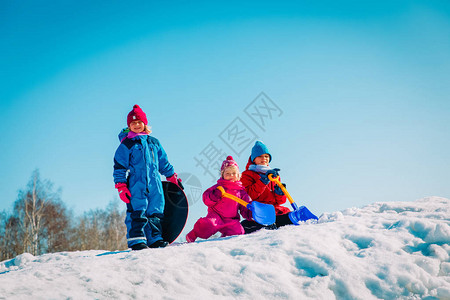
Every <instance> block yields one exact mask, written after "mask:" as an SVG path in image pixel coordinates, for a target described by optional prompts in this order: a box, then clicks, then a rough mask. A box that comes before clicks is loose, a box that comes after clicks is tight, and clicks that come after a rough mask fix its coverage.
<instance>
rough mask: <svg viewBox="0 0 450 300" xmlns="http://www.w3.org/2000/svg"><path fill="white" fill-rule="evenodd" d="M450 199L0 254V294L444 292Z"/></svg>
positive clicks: (378, 295)
mask: <svg viewBox="0 0 450 300" xmlns="http://www.w3.org/2000/svg"><path fill="white" fill-rule="evenodd" d="M449 244H450V200H449V199H445V198H440V197H429V198H425V199H421V200H418V201H415V202H390V203H374V204H371V205H368V206H366V207H363V208H349V209H346V210H344V211H341V212H334V213H324V214H323V215H322V216H321V217H320V220H319V223H318V224H308V223H305V224H303V225H301V226H286V227H284V228H280V229H278V230H262V231H259V232H257V233H254V234H250V235H246V236H235V237H229V238H222V239H215V240H208V241H199V242H196V243H192V244H178V245H173V246H170V247H168V248H165V249H152V250H144V251H137V252H129V251H116V252H108V251H81V252H62V253H53V254H46V255H42V256H38V257H34V256H32V255H31V254H28V253H25V254H22V255H19V256H17V257H16V258H14V259H12V260H8V261H4V262H1V263H0V299H61V298H72V299H92V298H96V299H130V298H136V299H145V298H151V299H180V298H182V299H206V298H208V299H209V298H212V299H229V298H237V299H256V298H262V299H274V298H275V299H306V298H308V299H394V298H396V299H423V298H427V299H450V275H449V274H450V260H449V255H450V245H449Z"/></svg>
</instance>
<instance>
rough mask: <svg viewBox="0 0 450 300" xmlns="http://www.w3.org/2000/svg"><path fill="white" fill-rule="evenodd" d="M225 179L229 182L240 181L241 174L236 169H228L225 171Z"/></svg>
mask: <svg viewBox="0 0 450 300" xmlns="http://www.w3.org/2000/svg"><path fill="white" fill-rule="evenodd" d="M222 176H223V179H225V180H229V181H233V182H234V181H238V180H239V177H240V174H239V171H238V169H237V168H236V167H228V168H226V169H225V170H224V171H223V175H222Z"/></svg>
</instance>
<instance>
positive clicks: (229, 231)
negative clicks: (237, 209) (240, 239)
mask: <svg viewBox="0 0 450 300" xmlns="http://www.w3.org/2000/svg"><path fill="white" fill-rule="evenodd" d="M192 231H193V232H194V234H195V236H196V238H197V237H199V238H202V239H207V238H209V237H210V236H212V235H213V234H214V233H216V232H220V233H222V237H225V236H230V235H238V234H244V233H245V231H244V228H243V227H242V225H241V223H240V222H239V220H236V219H229V218H226V219H223V218H221V217H220V216H219V214H218V213H216V212H214V211H209V212H208V214H207V215H206V217H204V218H200V219H198V220H197V222H195V225H194V229H193V230H192Z"/></svg>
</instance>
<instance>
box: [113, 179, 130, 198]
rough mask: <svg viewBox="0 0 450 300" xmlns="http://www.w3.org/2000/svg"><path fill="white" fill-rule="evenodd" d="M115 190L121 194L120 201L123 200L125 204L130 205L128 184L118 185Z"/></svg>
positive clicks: (120, 183) (121, 183)
mask: <svg viewBox="0 0 450 300" xmlns="http://www.w3.org/2000/svg"><path fill="white" fill-rule="evenodd" d="M115 188H116V189H117V191H118V192H119V197H120V200H122V201H123V202H125V203H130V199H131V193H130V190H129V189H128V187H127V185H126V183H123V182H119V183H116V185H115Z"/></svg>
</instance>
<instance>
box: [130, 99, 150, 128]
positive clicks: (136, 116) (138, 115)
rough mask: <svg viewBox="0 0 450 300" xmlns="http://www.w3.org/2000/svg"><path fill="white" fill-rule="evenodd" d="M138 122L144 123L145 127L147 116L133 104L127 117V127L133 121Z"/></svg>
mask: <svg viewBox="0 0 450 300" xmlns="http://www.w3.org/2000/svg"><path fill="white" fill-rule="evenodd" d="M137 120H140V121H142V122H144V124H145V125H147V124H148V122H147V115H146V114H145V112H143V111H142V109H141V108H140V107H139V105H137V104H135V105H134V106H133V109H132V110H131V111H130V113H129V114H128V117H127V125H128V127H129V126H130V123H131V122H133V121H137Z"/></svg>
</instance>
